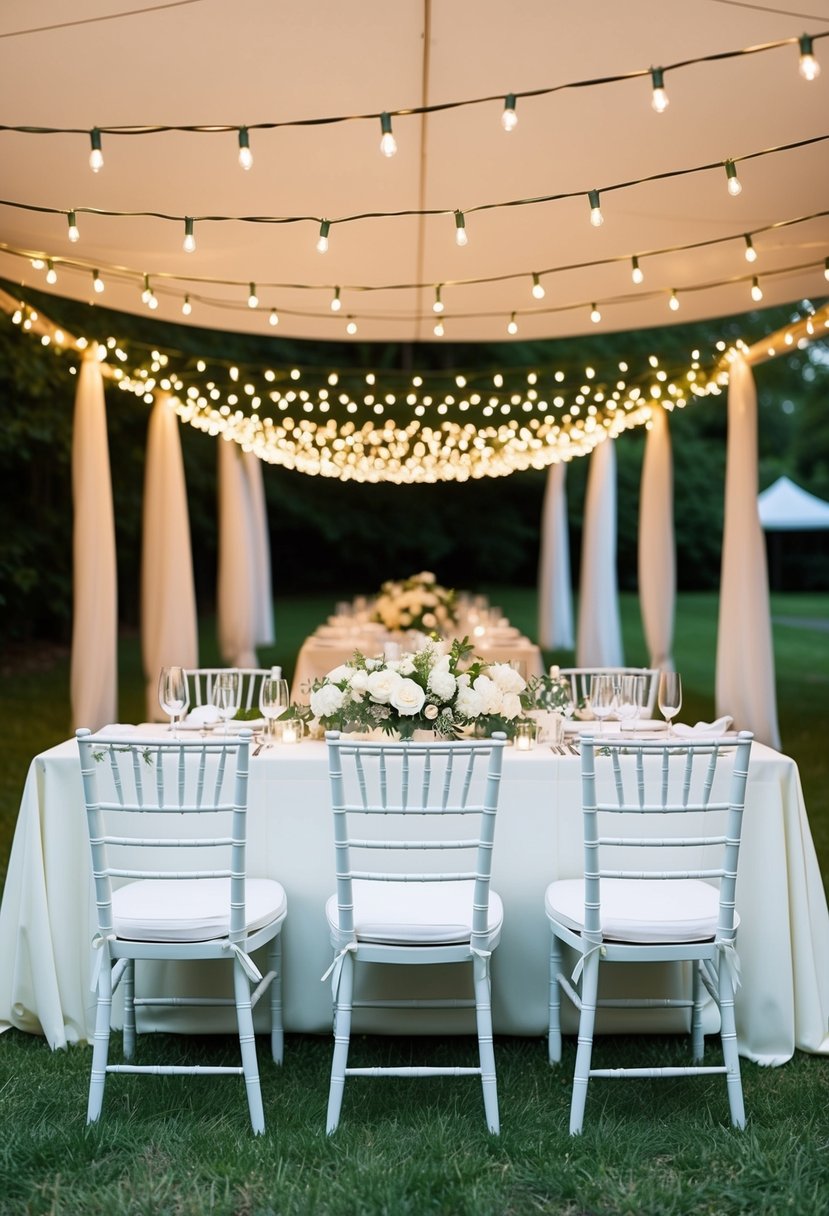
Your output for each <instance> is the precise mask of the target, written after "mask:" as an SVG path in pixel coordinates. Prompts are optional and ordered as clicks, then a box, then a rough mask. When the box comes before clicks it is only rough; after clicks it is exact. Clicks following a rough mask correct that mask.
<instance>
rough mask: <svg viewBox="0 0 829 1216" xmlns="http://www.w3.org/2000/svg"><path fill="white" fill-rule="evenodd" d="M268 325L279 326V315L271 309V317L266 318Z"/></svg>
mask: <svg viewBox="0 0 829 1216" xmlns="http://www.w3.org/2000/svg"><path fill="white" fill-rule="evenodd" d="M268 324H269V325H278V324H279V313H278V312H277V311H276V309H275V308H272V309H271V315H270V316H269V317H268Z"/></svg>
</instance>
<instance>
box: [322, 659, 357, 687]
mask: <svg viewBox="0 0 829 1216" xmlns="http://www.w3.org/2000/svg"><path fill="white" fill-rule="evenodd" d="M353 673H354V668H353V667H349V665H348V663H341V664H340V666H339V667H335V668H334V669H333V670H332V671H329V672H328V674H327V676H326V677H325V678H326V680H328V681H329V682H330V683H331V684H340V683H341V682H342V681H343V680H349V679H350V678H351V676H352V675H353Z"/></svg>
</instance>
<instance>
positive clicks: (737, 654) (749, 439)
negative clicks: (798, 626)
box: [716, 356, 780, 750]
mask: <svg viewBox="0 0 829 1216" xmlns="http://www.w3.org/2000/svg"><path fill="white" fill-rule="evenodd" d="M716 686H717V702H716V703H717V714H718V715H719V714H731V715H732V717H733V718H734V725H735V727H737V729H739V730H752V731H754V734H755V735H756V737H757V738H758V739H759V740H761V742H763V743H767V744H769V745H770V746H771V747H774V748H777V749H778V750H779V748H780V731H779V728H778V724H777V699H776V695H775V685H774V650H773V646H772V636H771V616H770V607H769V586H768V574H767V570H766V546H765V541H764V539H763V532H762V529H761V527H760V517H759V514H758V510H757V392H756V389H755V386H754V376H753V374H752V371H751V368H750V367H749V365H748V363H747V362H746V360H745V359H744V358H743V357H742V356H738V357H737V358H735V360H734V362H733V363H732V365H731V370H730V379H729V387H728V443H727V449H726V473H725V519H724V524H723V546H722V573H721V578H720V615H719V626H718V632H717V678H716Z"/></svg>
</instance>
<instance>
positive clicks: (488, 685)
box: [472, 675, 503, 714]
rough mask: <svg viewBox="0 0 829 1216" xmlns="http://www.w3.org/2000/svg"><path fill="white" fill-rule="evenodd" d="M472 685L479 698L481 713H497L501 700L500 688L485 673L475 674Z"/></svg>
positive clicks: (499, 710)
mask: <svg viewBox="0 0 829 1216" xmlns="http://www.w3.org/2000/svg"><path fill="white" fill-rule="evenodd" d="M472 687H473V688H474V690H475V692H476V693H477V694H478V696H479V697H480V698H481V705H482V710H481V712H482V713H485V714H499V713H500V712H501V705H502V702H503V694H502V693H501V690H500V688H499V687H498V685H497V684H496V683H495V681H494V680H491V679H490V678H489V676H487V675H480V676H476V678H475V682H474V683H473V685H472Z"/></svg>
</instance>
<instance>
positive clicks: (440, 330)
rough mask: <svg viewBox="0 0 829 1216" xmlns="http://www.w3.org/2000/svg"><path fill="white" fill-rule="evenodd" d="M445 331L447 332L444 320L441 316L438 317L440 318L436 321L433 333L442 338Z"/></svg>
mask: <svg viewBox="0 0 829 1216" xmlns="http://www.w3.org/2000/svg"><path fill="white" fill-rule="evenodd" d="M444 332H445V331H444V328H443V321H442V319H441V318H440V317H439V318H438V320H437V321H436V322H435V328H434V330H433V333H434V335H435V337H436V338H442V337H443V335H444Z"/></svg>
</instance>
